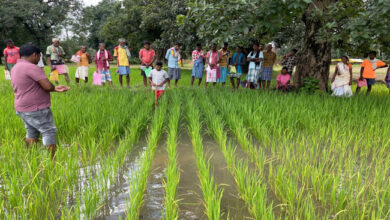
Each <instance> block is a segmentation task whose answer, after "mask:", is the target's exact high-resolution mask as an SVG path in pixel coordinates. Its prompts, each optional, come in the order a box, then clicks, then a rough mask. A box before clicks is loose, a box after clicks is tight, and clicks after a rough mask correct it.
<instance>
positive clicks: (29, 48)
mask: <svg viewBox="0 0 390 220" xmlns="http://www.w3.org/2000/svg"><path fill="white" fill-rule="evenodd" d="M40 53H41V49H39V48H38V47H36V46H35V45H33V44H26V45H23V46H22V47H21V48H20V55H21V59H19V60H18V61H17V63H16V65H15V66H14V68H13V69H12V74H11V83H12V87H13V90H14V94H15V100H14V105H15V110H16V114H17V115H18V116H19V117H20V118H21V119H22V121H23V122H24V125H25V127H26V130H27V135H26V146H27V147H29V146H30V145H31V144H36V143H37V142H38V141H39V136H40V134H42V142H43V145H44V146H45V147H47V148H48V150H49V152H50V153H51V157H52V159H53V158H54V155H55V152H56V144H57V139H56V134H57V128H56V126H55V124H54V120H53V114H52V112H51V109H50V106H51V103H50V92H65V91H67V90H69V88H68V87H66V86H56V87H54V86H53V84H51V82H50V81H49V79H48V78H47V76H46V75H45V72H44V71H43V70H42V69H41V68H40V67H39V66H37V64H38V62H39V60H40V56H41V55H40Z"/></svg>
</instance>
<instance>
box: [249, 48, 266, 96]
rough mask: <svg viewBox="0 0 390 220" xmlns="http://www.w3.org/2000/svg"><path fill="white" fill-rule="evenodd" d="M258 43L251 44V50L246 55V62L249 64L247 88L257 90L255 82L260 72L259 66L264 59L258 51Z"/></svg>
mask: <svg viewBox="0 0 390 220" xmlns="http://www.w3.org/2000/svg"><path fill="white" fill-rule="evenodd" d="M259 46H260V45H259V43H257V42H255V43H254V44H253V50H252V51H251V52H250V53H249V54H248V57H247V61H248V62H249V70H248V75H247V77H246V79H247V85H246V87H247V88H251V86H252V85H253V88H254V89H256V88H257V82H258V80H259V74H260V70H261V64H262V61H263V59H264V55H263V52H261V51H260V48H259Z"/></svg>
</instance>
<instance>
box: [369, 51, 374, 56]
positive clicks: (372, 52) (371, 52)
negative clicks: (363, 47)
mask: <svg viewBox="0 0 390 220" xmlns="http://www.w3.org/2000/svg"><path fill="white" fill-rule="evenodd" d="M370 54H372V55H374V56H376V51H373V50H372V51H370V52H369V53H368V55H370Z"/></svg>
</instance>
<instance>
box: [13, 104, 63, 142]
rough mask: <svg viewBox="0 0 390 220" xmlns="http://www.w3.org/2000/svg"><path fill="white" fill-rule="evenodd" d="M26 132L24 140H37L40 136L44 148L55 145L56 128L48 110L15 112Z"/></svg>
mask: <svg viewBox="0 0 390 220" xmlns="http://www.w3.org/2000/svg"><path fill="white" fill-rule="evenodd" d="M16 114H17V115H18V116H19V117H20V118H21V119H22V121H23V122H24V125H25V127H26V130H27V135H26V138H39V136H40V135H41V134H42V142H43V145H44V146H50V145H55V144H57V137H56V136H57V128H56V125H55V124H54V119H53V114H52V112H51V109H50V108H45V109H42V110H38V111H35V112H16Z"/></svg>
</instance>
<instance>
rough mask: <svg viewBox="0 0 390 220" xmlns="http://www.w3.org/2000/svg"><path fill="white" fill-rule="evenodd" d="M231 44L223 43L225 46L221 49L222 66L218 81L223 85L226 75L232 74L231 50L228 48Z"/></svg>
mask: <svg viewBox="0 0 390 220" xmlns="http://www.w3.org/2000/svg"><path fill="white" fill-rule="evenodd" d="M228 46H229V44H228V43H226V42H225V43H223V47H222V48H221V49H220V50H219V53H220V54H221V61H220V62H219V68H220V72H221V74H220V77H219V78H218V79H217V82H219V83H222V86H225V83H226V77H227V75H228V74H230V71H229V59H230V58H231V57H232V55H231V53H230V50H229V49H228Z"/></svg>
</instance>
